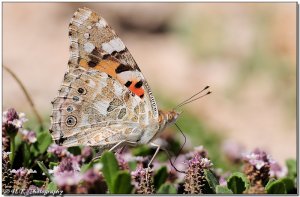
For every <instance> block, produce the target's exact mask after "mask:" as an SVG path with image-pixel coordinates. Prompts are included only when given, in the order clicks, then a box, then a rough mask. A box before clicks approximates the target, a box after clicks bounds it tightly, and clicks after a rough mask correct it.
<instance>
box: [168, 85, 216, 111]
mask: <svg viewBox="0 0 300 197" xmlns="http://www.w3.org/2000/svg"><path fill="white" fill-rule="evenodd" d="M208 88H209V86H206V87H205V88H203V89H202V90H201V91H199V92H197V93H196V94H194V95H193V96H191V97H190V98H188V99H186V100H184V101H183V102H181V103H179V104H178V105H177V106H176V107H175V108H174V109H178V108H180V107H182V106H184V105H186V104H188V103H191V102H193V101H195V100H198V99H200V98H202V97H204V96H206V95H208V94H211V91H208V92H206V93H205V94H204V95H201V96H199V97H196V96H197V95H199V94H201V93H202V92H203V91H205V90H207V89H208ZM195 97H196V98H195Z"/></svg>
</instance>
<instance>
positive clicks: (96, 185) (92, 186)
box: [82, 167, 107, 194]
mask: <svg viewBox="0 0 300 197" xmlns="http://www.w3.org/2000/svg"><path fill="white" fill-rule="evenodd" d="M82 179H83V181H84V182H83V186H84V187H85V188H86V189H87V191H88V193H89V194H90V193H93V194H95V193H106V191H107V185H106V183H105V181H104V178H103V176H102V174H101V173H100V172H99V171H98V170H97V169H96V168H95V167H93V168H92V169H89V170H88V171H86V172H85V173H84V174H83V177H82Z"/></svg>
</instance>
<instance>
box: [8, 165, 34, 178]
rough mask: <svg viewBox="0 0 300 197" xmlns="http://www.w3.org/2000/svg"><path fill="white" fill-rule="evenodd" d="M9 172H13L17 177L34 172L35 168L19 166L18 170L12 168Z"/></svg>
mask: <svg viewBox="0 0 300 197" xmlns="http://www.w3.org/2000/svg"><path fill="white" fill-rule="evenodd" d="M11 172H12V173H14V174H15V175H16V176H17V177H24V176H26V175H29V174H31V173H36V171H35V170H32V169H27V168H24V167H21V168H19V169H18V170H15V169H12V170H11Z"/></svg>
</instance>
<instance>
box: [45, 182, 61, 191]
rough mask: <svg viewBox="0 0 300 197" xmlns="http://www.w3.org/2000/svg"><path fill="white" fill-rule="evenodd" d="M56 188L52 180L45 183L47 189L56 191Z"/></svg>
mask: <svg viewBox="0 0 300 197" xmlns="http://www.w3.org/2000/svg"><path fill="white" fill-rule="evenodd" d="M57 189H58V188H57V185H56V184H55V183H54V182H50V183H49V184H48V185H47V189H46V190H48V191H56V190H57Z"/></svg>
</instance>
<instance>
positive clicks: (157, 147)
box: [148, 143, 160, 168]
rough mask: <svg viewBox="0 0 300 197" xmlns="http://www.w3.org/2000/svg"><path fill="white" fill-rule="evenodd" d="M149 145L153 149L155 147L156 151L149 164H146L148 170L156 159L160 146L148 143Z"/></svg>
mask: <svg viewBox="0 0 300 197" xmlns="http://www.w3.org/2000/svg"><path fill="white" fill-rule="evenodd" d="M150 145H151V146H153V147H156V151H155V153H154V154H153V156H152V158H151V160H150V162H149V163H148V168H150V165H151V164H152V162H153V160H154V158H155V157H156V155H157V153H158V152H159V149H160V145H158V144H154V143H150Z"/></svg>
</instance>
